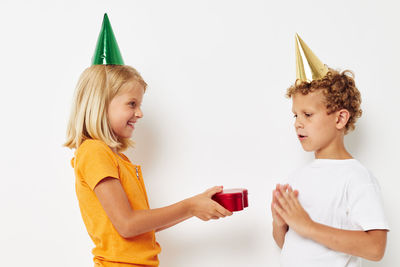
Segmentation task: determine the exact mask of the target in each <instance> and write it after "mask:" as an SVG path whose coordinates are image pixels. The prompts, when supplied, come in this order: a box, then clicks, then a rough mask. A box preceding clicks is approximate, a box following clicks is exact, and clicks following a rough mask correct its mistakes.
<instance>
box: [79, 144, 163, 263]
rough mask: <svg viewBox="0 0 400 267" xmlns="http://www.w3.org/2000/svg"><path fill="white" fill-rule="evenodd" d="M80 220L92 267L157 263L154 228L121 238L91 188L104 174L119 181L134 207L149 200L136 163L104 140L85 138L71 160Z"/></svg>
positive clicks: (145, 206)
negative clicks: (91, 246)
mask: <svg viewBox="0 0 400 267" xmlns="http://www.w3.org/2000/svg"><path fill="white" fill-rule="evenodd" d="M71 164H72V166H73V167H74V168H75V177H76V181H75V187H76V195H77V197H78V201H79V207H80V210H81V214H82V218H83V222H84V223H85V225H86V229H87V231H88V233H89V235H90V237H91V239H92V240H93V242H94V244H95V248H94V249H93V251H92V252H93V255H94V262H95V266H105V267H108V266H109V267H117V266H121V267H122V266H158V264H159V261H158V256H157V255H158V254H159V253H160V251H161V248H160V245H159V244H158V243H157V242H156V240H155V234H154V231H151V232H148V233H144V234H141V235H138V236H136V237H133V238H123V237H122V236H121V235H119V233H118V232H117V230H116V229H115V228H114V226H113V225H112V223H111V221H110V219H109V218H108V217H107V214H106V213H105V211H104V209H103V207H102V206H101V204H100V202H99V200H98V199H97V197H96V194H95V193H94V191H93V189H94V188H95V186H96V185H97V184H98V183H99V182H100V181H101V180H102V179H103V178H106V177H114V178H117V179H119V180H120V182H121V184H122V187H123V188H124V190H125V193H126V195H127V196H128V200H129V202H130V204H131V206H132V208H133V209H134V210H147V209H149V203H148V199H147V194H146V189H145V186H144V183H143V178H142V172H141V169H140V166H137V165H133V164H132V163H131V162H130V161H129V159H128V158H127V157H126V156H125V155H121V157H120V156H118V155H117V154H115V153H114V152H113V151H112V150H111V149H110V148H109V147H108V146H107V145H106V144H105V143H104V142H102V141H99V140H91V139H90V140H86V141H84V142H83V143H82V144H81V145H80V146H79V147H78V149H77V150H76V152H75V158H73V159H72V161H71Z"/></svg>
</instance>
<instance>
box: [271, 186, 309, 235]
mask: <svg viewBox="0 0 400 267" xmlns="http://www.w3.org/2000/svg"><path fill="white" fill-rule="evenodd" d="M274 194H275V197H276V199H277V200H278V203H276V204H275V205H274V207H273V208H274V210H275V211H276V212H277V213H278V215H279V216H280V217H281V218H282V219H283V220H284V221H285V222H286V223H287V224H288V225H289V227H290V228H292V229H293V230H294V231H296V232H297V233H298V234H299V235H302V236H304V237H308V234H309V232H310V229H311V227H312V225H313V223H314V222H313V221H312V220H311V218H310V216H309V215H308V213H307V212H306V211H305V210H304V209H303V207H302V206H301V204H300V202H299V200H298V198H297V196H298V191H297V190H295V191H293V189H292V187H291V186H288V187H287V190H284V187H280V188H279V190H274Z"/></svg>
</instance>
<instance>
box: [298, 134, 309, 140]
mask: <svg viewBox="0 0 400 267" xmlns="http://www.w3.org/2000/svg"><path fill="white" fill-rule="evenodd" d="M297 137H298V138H299V139H300V140H304V139H305V138H307V136H306V135H302V134H298V135H297Z"/></svg>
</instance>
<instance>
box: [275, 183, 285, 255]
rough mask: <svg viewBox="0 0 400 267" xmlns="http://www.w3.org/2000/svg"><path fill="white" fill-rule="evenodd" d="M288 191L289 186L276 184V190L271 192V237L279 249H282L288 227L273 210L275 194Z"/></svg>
mask: <svg viewBox="0 0 400 267" xmlns="http://www.w3.org/2000/svg"><path fill="white" fill-rule="evenodd" d="M281 187H282V190H283V191H286V190H288V187H289V185H288V184H285V185H280V184H277V185H276V188H275V189H274V190H273V191H272V202H271V213H272V219H273V220H272V236H273V237H274V240H275V243H276V244H277V245H278V247H279V248H280V249H282V247H283V244H284V243H285V236H286V232H287V231H288V229H289V227H288V225H287V224H286V222H285V221H284V220H283V219H282V217H281V216H279V214H278V213H277V212H276V210H275V209H274V205H276V204H278V200H277V198H276V197H275V192H277V191H279V190H281Z"/></svg>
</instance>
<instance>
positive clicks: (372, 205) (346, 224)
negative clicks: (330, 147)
mask: <svg viewBox="0 0 400 267" xmlns="http://www.w3.org/2000/svg"><path fill="white" fill-rule="evenodd" d="M288 183H289V184H290V185H291V186H292V188H293V189H297V190H299V201H300V203H301V205H302V206H303V208H304V209H305V210H306V211H307V212H308V214H309V215H310V217H311V219H312V220H313V221H315V222H318V223H321V224H324V225H328V226H331V227H335V228H340V229H345V230H361V231H367V230H372V229H388V230H389V227H388V223H387V221H386V218H385V215H384V211H383V205H382V199H381V193H380V187H379V184H378V182H377V180H376V179H375V177H374V176H373V175H372V174H371V172H369V171H368V170H367V169H366V168H365V167H364V166H363V165H361V163H360V162H358V161H357V160H355V159H347V160H331V159H316V160H314V161H313V162H312V163H310V164H308V165H307V166H305V167H303V168H302V169H300V170H298V171H297V172H296V173H294V174H292V175H291V176H289V179H288ZM281 266H283V267H344V266H346V267H355V266H357V267H359V266H361V259H360V258H358V257H355V256H351V255H348V254H345V253H341V252H337V251H334V250H331V249H329V248H327V247H325V246H323V245H321V244H319V243H317V242H314V241H313V240H310V239H306V238H303V237H302V236H300V235H298V234H297V233H296V232H295V231H293V230H292V229H290V227H289V231H288V232H287V233H286V236H285V243H284V245H283V248H282V252H281Z"/></svg>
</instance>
